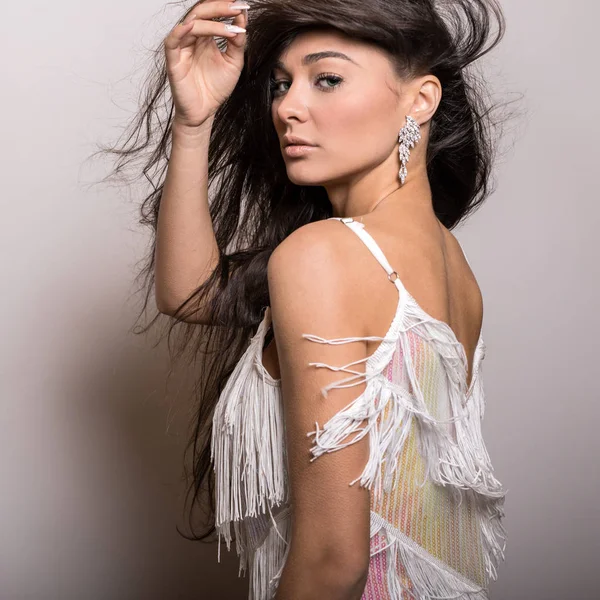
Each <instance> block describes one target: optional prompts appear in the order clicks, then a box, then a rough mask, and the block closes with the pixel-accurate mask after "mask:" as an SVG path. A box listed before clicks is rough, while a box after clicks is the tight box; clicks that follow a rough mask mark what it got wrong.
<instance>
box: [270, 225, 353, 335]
mask: <svg viewBox="0 0 600 600" xmlns="http://www.w3.org/2000/svg"><path fill="white" fill-rule="evenodd" d="M345 229H346V227H344V226H341V224H340V222H339V221H337V220H322V221H316V222H313V223H308V224H306V225H303V226H302V227H299V228H298V229H297V230H295V231H294V232H292V233H291V234H290V235H289V236H288V237H287V238H286V239H285V240H283V241H282V242H281V243H280V244H279V245H278V246H277V248H275V250H274V251H273V253H272V254H271V256H270V258H269V262H268V265H267V278H268V283H269V293H270V294H273V293H275V294H278V295H279V296H280V297H284V298H285V297H287V296H288V295H293V297H294V299H297V300H298V301H299V302H301V303H305V304H306V306H307V307H308V306H311V307H314V306H315V300H316V301H317V303H318V305H319V307H320V308H321V309H322V311H323V312H324V313H325V314H327V313H328V312H332V311H335V312H337V313H338V314H339V313H340V312H342V311H343V313H344V315H345V316H346V317H347V319H348V320H349V322H350V323H349V327H348V330H351V331H353V332H354V333H353V334H354V335H363V334H364V333H363V332H364V318H362V319H361V316H362V317H364V315H361V307H362V303H361V298H360V295H359V297H358V298H357V293H356V292H357V289H358V288H359V287H360V286H359V285H358V284H359V282H360V269H356V268H354V267H355V266H356V265H355V262H356V260H355V258H354V257H355V256H356V254H358V253H357V251H356V247H355V246H354V245H353V242H354V240H353V239H352V237H355V236H353V235H352V234H351V232H348V231H345ZM355 243H356V242H354V244H355Z"/></svg>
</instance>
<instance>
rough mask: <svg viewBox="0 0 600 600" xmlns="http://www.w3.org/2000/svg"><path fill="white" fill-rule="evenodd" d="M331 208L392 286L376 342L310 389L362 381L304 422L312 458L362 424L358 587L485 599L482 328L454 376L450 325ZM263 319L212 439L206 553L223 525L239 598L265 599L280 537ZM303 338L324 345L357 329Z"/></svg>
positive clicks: (276, 434)
mask: <svg viewBox="0 0 600 600" xmlns="http://www.w3.org/2000/svg"><path fill="white" fill-rule="evenodd" d="M333 218H334V219H339V220H340V221H342V222H343V223H345V224H346V225H347V226H348V227H349V228H350V229H352V231H354V232H355V233H356V234H357V235H358V236H359V237H360V238H361V239H362V240H363V242H364V243H365V244H366V246H367V248H368V249H369V250H370V251H371V252H372V253H373V255H374V256H375V258H376V259H377V261H378V262H379V263H380V264H381V266H382V267H383V268H384V269H385V271H386V272H387V274H388V279H389V280H390V281H391V282H392V283H393V284H394V285H395V286H396V287H397V289H398V305H397V309H396V313H395V316H394V318H393V320H392V323H391V324H390V327H389V330H388V332H387V333H386V335H385V336H384V337H383V338H380V337H370V338H368V339H370V340H374V339H375V340H381V344H380V345H379V346H378V347H377V349H376V350H375V351H374V352H373V354H371V355H370V356H369V357H367V358H366V359H364V360H365V361H366V365H365V372H364V373H360V375H357V374H356V373H357V372H356V371H353V370H352V369H342V370H344V371H347V372H348V373H350V374H352V375H351V376H349V377H348V378H344V379H343V380H341V381H337V382H335V383H333V384H330V385H329V386H326V387H325V388H323V390H322V391H323V395H324V396H325V397H326V396H327V390H328V389H331V388H333V387H338V386H340V385H345V386H348V382H352V381H354V383H353V384H352V385H356V384H359V383H366V387H365V389H364V391H363V392H362V393H361V394H360V395H358V396H357V397H356V398H355V399H354V400H353V401H352V402H351V403H350V404H349V405H347V406H346V407H345V408H343V409H342V410H340V411H339V412H338V413H336V414H335V415H334V416H333V417H332V418H331V419H329V421H327V422H326V423H324V424H323V426H322V427H318V426H317V430H316V431H313V432H307V433H308V435H314V445H313V446H312V448H311V452H312V454H313V460H314V459H316V458H318V457H319V456H321V455H322V454H323V453H325V452H332V451H337V450H340V449H341V448H343V447H345V446H346V445H348V444H349V443H354V442H355V441H358V440H359V439H360V438H361V437H364V435H369V436H370V454H369V459H368V462H367V463H366V465H365V468H364V471H363V472H362V474H361V475H360V477H359V478H357V480H355V482H356V481H359V485H362V486H366V487H369V488H370V490H371V495H370V496H371V525H370V535H371V559H370V566H369V574H368V580H367V584H366V587H365V591H364V594H363V596H362V598H363V600H384V599H391V600H425V599H430V598H431V599H433V598H435V599H436V600H441V599H450V598H452V599H457V598H465V599H467V598H468V599H477V600H484V599H487V598H488V583H489V580H490V578H491V579H494V580H495V579H496V578H497V573H496V567H497V565H498V562H499V561H500V560H504V550H505V545H506V531H505V529H504V525H503V522H502V521H503V517H504V510H503V505H504V498H505V494H506V491H505V490H504V489H503V487H502V485H501V483H500V482H499V481H498V480H497V479H496V478H495V477H494V474H493V467H492V464H491V461H490V457H489V455H488V452H487V450H486V447H485V444H484V440H483V438H482V431H481V421H482V419H483V415H484V407H485V400H484V387H483V378H482V361H483V358H484V356H485V343H484V341H483V336H482V335H480V337H479V341H478V343H477V347H476V350H475V355H474V359H473V373H472V376H471V382H470V385H469V387H468V389H467V375H468V362H467V357H466V353H465V350H464V347H463V346H462V344H461V343H460V342H459V341H458V339H457V338H456V335H455V334H454V332H453V330H452V329H451V328H450V326H449V325H448V324H447V323H445V322H443V321H440V320H438V319H435V318H433V317H432V316H431V315H429V314H428V313H426V312H425V311H424V310H423V309H422V308H421V307H420V306H419V304H418V303H417V302H416V300H415V299H414V298H413V297H412V296H411V295H410V293H409V292H408V291H407V290H406V288H405V287H404V285H403V284H402V282H401V281H400V279H399V278H398V276H397V273H396V272H395V271H394V270H393V269H392V267H391V266H390V264H389V262H388V261H387V259H386V257H385V256H384V254H383V252H382V250H381V248H380V247H379V246H378V245H377V243H376V242H375V240H374V239H373V237H372V236H371V235H370V234H369V233H368V232H367V231H366V230H365V228H364V225H363V224H362V223H359V222H357V221H354V220H353V219H352V218H338V217H333ZM270 324H271V314H270V308H269V307H267V308H266V310H265V314H264V318H263V320H262V321H261V323H260V325H259V327H258V330H257V332H256V334H255V335H254V337H253V338H252V339H251V340H250V344H249V346H248V348H247V350H246V352H245V353H244V355H243V356H242V357H241V359H240V361H239V362H238V364H237V365H236V367H235V370H234V371H233V373H232V374H231V376H230V378H229V380H228V382H227V385H226V386H225V388H224V389H223V391H222V393H221V396H220V398H219V401H218V403H217V406H216V409H215V413H214V418H213V432H212V439H211V449H212V459H213V464H214V469H215V477H216V515H215V520H216V523H215V524H216V528H217V532H218V535H219V549H218V560H219V561H220V550H221V538H223V539H224V540H225V541H226V543H227V548H228V550H229V549H230V543H231V527H232V526H233V529H234V531H235V535H236V550H237V553H238V555H239V557H240V571H239V574H240V575H241V574H242V573H244V572H245V570H246V568H247V567H249V569H250V582H249V583H250V585H249V600H269V599H271V598H273V596H274V594H275V591H276V589H277V584H278V582H279V578H280V576H281V571H282V570H283V566H284V564H285V560H286V558H287V552H286V550H287V549H289V539H290V538H289V534H290V515H291V506H290V504H289V501H288V500H289V496H288V493H289V490H288V486H287V455H286V448H285V443H284V423H283V409H282V398H281V386H280V383H281V381H280V380H279V379H274V378H273V377H271V376H270V375H269V373H268V372H267V371H266V369H265V368H264V366H263V364H262V351H263V345H264V338H265V334H266V332H267V330H268V328H269V326H270ZM303 337H304V338H306V339H308V340H311V341H313V342H315V343H328V344H332V343H346V342H350V341H356V340H362V339H366V338H358V337H352V338H337V339H329V340H328V339H325V338H322V337H319V336H317V335H314V334H303ZM309 364H310V365H314V366H315V368H333V367H331V366H330V365H325V364H323V363H309ZM339 367H340V365H338V366H336V367H335V368H339ZM364 420H366V421H367V424H366V426H363V427H362V428H361V426H360V424H361V423H362V422H363V421H364ZM353 432H356V435H355V437H354V438H353V439H352V441H351V442H345V443H344V444H343V445H342V444H341V441H342V440H345V439H346V438H347V436H348V435H349V434H351V433H353Z"/></svg>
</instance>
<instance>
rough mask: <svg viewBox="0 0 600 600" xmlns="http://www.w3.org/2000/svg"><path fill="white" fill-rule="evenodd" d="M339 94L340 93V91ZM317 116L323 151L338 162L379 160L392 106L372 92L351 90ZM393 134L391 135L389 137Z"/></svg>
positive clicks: (387, 130) (383, 150)
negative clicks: (319, 116) (334, 157)
mask: <svg viewBox="0 0 600 600" xmlns="http://www.w3.org/2000/svg"><path fill="white" fill-rule="evenodd" d="M340 96H341V94H340ZM332 108H333V110H328V111H327V113H326V114H323V115H321V119H320V120H321V122H320V123H319V127H318V129H319V133H320V136H319V137H321V139H323V144H324V146H325V148H326V149H327V152H328V153H329V152H331V154H332V155H334V156H336V157H339V159H340V161H341V162H345V163H348V162H349V161H350V162H352V163H354V162H358V163H364V162H365V161H367V162H368V161H369V160H372V159H381V158H383V157H381V156H379V155H380V154H381V153H382V152H384V153H385V146H386V144H385V143H382V142H383V140H388V139H389V138H390V127H393V126H394V125H393V122H394V120H393V118H392V115H393V114H394V112H393V111H394V109H395V107H394V106H391V105H390V103H389V101H387V100H386V101H382V99H381V97H380V96H379V97H377V96H376V95H375V94H361V93H357V94H355V93H352V94H348V95H345V96H344V98H343V99H341V100H340V101H339V102H336V103H335V107H333V103H332ZM321 134H324V135H321ZM392 137H393V136H392Z"/></svg>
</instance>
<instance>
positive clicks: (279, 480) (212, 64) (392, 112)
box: [118, 0, 505, 600]
mask: <svg viewBox="0 0 600 600" xmlns="http://www.w3.org/2000/svg"><path fill="white" fill-rule="evenodd" d="M494 23H497V24H498V25H499V27H498V29H497V31H496V33H495V34H492V29H493V27H492V25H493V24H494ZM231 25H233V27H231ZM503 31H504V21H503V16H502V12H501V10H500V8H499V6H498V5H497V3H496V2H495V1H494V0H444V1H440V2H433V0H388V1H386V2H383V1H381V0H341V1H336V0H329V1H328V2H323V1H322V0H302V2H299V1H297V0H293V1H292V0H260V1H258V0H257V1H252V0H250V3H249V4H243V3H242V4H240V3H235V4H230V3H228V2H222V1H218V0H206V1H204V2H200V3H197V4H195V5H194V6H193V7H192V8H191V9H189V11H188V12H187V14H186V15H185V16H184V17H183V19H182V20H181V22H180V23H179V24H177V25H176V26H175V27H174V28H173V30H172V31H171V32H170V33H169V35H168V36H167V37H166V39H165V40H164V58H165V63H164V64H161V65H159V66H158V68H159V69H160V73H159V78H158V80H155V79H152V80H149V86H150V87H149V90H148V94H147V98H148V104H147V106H146V107H145V108H144V111H143V113H142V114H141V116H140V119H139V121H138V122H137V123H136V124H135V127H136V132H137V134H138V135H136V136H135V139H134V136H132V137H131V138H130V141H129V142H128V145H126V146H125V147H124V148H123V149H120V150H118V152H119V153H120V155H121V160H122V161H123V160H129V159H130V158H131V156H132V155H135V154H136V153H139V152H141V151H142V150H145V149H146V148H148V147H149V146H150V145H151V143H152V142H153V135H154V132H158V136H159V139H158V144H157V146H156V147H155V148H154V150H153V152H152V155H151V157H150V159H149V160H148V162H147V164H146V165H145V169H144V173H148V172H150V170H152V169H153V168H155V167H156V165H158V164H159V163H160V162H161V161H164V162H165V163H166V166H167V168H166V169H164V170H163V172H164V174H165V177H164V180H162V181H159V182H158V183H157V184H155V189H154V190H153V192H152V193H151V194H150V195H149V196H148V197H147V198H146V201H145V202H144V205H143V207H142V214H143V215H144V222H145V223H148V224H150V225H151V226H152V231H153V232H155V234H156V238H155V245H154V247H153V250H152V254H151V255H150V256H149V260H148V263H147V265H146V268H145V272H146V273H147V274H148V275H149V276H150V283H151V284H152V282H154V289H155V293H156V302H157V306H158V309H159V312H160V313H163V314H167V315H171V316H173V317H175V322H176V323H184V324H186V325H184V327H185V328H186V332H185V333H186V334H187V335H184V336H183V338H182V339H185V344H184V346H185V345H186V344H187V343H188V342H189V341H190V339H192V337H193V336H197V341H198V342H202V343H204V344H206V345H207V346H208V347H210V350H209V351H205V352H201V351H200V343H198V344H197V345H196V347H195V352H194V356H200V357H202V359H203V362H202V364H201V368H200V369H199V370H198V374H199V376H200V377H201V378H202V386H200V387H199V399H198V413H197V416H196V419H195V423H194V425H195V426H194V431H193V435H192V439H191V442H192V443H191V447H192V449H193V460H194V469H193V482H192V483H193V484H192V487H191V489H193V491H194V496H193V499H194V501H197V500H199V498H200V495H201V491H203V490H207V492H208V496H209V499H210V507H211V512H210V513H209V521H208V522H209V530H208V531H207V532H205V533H204V534H203V535H201V536H199V537H197V538H195V539H205V538H207V537H208V536H209V535H210V534H211V533H213V532H214V531H215V529H216V531H217V532H218V534H219V550H220V541H221V537H223V538H224V539H225V540H226V542H227V546H228V548H229V547H230V542H231V539H232V537H231V528H233V530H234V533H235V541H236V547H237V552H238V553H239V554H240V561H241V564H240V567H241V570H244V569H245V568H246V567H249V568H250V572H251V578H250V598H255V599H259V600H263V599H267V598H275V599H276V600H290V599H301V598H306V599H308V598H327V599H328V600H333V599H340V600H341V599H354V598H357V599H358V598H369V599H375V598H382V599H383V598H392V599H400V598H402V599H413V600H418V599H424V598H437V599H442V598H448V599H449V598H478V599H484V598H487V597H488V582H489V579H490V578H493V579H495V578H496V567H497V564H498V562H499V561H500V560H502V559H503V558H504V540H505V530H504V526H503V523H502V517H503V514H504V513H503V502H504V495H505V490H504V489H503V488H502V485H501V484H500V482H499V481H498V480H497V479H495V477H494V475H493V468H492V465H491V462H490V458H489V456H488V454H487V451H486V448H485V444H484V441H483V438H482V433H481V425H480V421H481V418H482V417H483V408H484V396H483V381H482V371H481V363H482V360H483V357H484V354H485V344H484V342H483V336H482V322H483V302H482V294H481V291H480V289H479V287H478V284H477V281H476V279H475V276H474V275H473V272H472V271H471V269H470V267H469V263H468V261H467V259H466V258H465V255H464V253H463V251H462V249H461V247H460V244H459V243H458V241H457V240H456V238H455V237H454V235H453V234H452V233H451V230H452V229H453V228H454V227H455V226H456V225H457V224H458V223H459V222H461V221H463V220H464V219H465V218H466V217H467V216H468V215H470V214H471V213H473V211H474V210H475V209H476V208H477V207H478V206H480V205H481V203H482V202H483V200H484V199H485V198H486V197H487V196H488V195H489V193H490V174H491V168H492V158H493V150H494V140H493V139H492V138H491V135H490V123H491V122H490V110H489V109H490V106H489V105H487V104H486V102H485V100H484V98H485V95H484V91H485V87H484V86H482V85H480V83H481V81H480V80H479V79H477V78H476V77H475V75H474V72H473V71H472V69H471V66H472V64H473V63H474V61H476V60H477V59H478V58H480V57H481V56H482V55H483V54H485V53H486V52H488V51H489V50H490V49H491V48H493V47H494V46H495V45H496V44H497V43H498V42H499V40H500V39H501V37H502V35H503ZM166 94H170V98H168V107H169V109H170V111H169V114H168V116H167V119H166V122H165V123H162V122H161V120H160V116H159V113H158V110H157V109H158V107H160V100H161V98H163V97H164V96H165V95H166ZM141 132H145V135H146V136H147V137H146V139H145V140H143V141H142V142H140V141H139V134H140V133H141ZM131 140H134V141H131ZM122 164H123V163H122ZM210 184H213V185H214V189H213V190H212V193H211V195H210V200H209V188H210V187H211V186H210ZM378 263H379V264H378ZM390 284H392V285H390ZM149 291H150V289H149ZM198 325H204V326H205V327H201V326H200V327H199V326H198ZM310 438H312V439H310ZM316 459H318V460H316ZM357 482H358V485H354V484H355V483H357ZM349 484H350V485H349Z"/></svg>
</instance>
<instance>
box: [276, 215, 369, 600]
mask: <svg viewBox="0 0 600 600" xmlns="http://www.w3.org/2000/svg"><path fill="white" fill-rule="evenodd" d="M342 234H343V232H340V229H339V228H336V227H335V226H334V225H333V222H332V221H329V222H326V221H320V222H316V223H310V224H308V225H305V226H303V227H301V228H299V229H298V230H296V231H295V232H293V233H292V234H291V235H290V236H288V237H287V238H286V239H285V240H284V241H283V242H282V243H281V244H280V245H279V246H278V247H277V248H276V249H275V251H274V252H273V254H272V255H271V257H270V259H269V263H268V270H267V274H268V283H269V294H270V300H271V312H272V317H273V328H274V332H275V338H276V344H277V353H278V357H279V366H280V372H281V386H282V390H281V391H282V398H283V406H284V422H285V436H286V437H285V441H286V450H287V458H288V467H289V468H288V477H289V485H290V500H291V506H292V522H291V535H290V540H291V542H290V543H291V546H290V549H289V554H288V558H287V560H286V564H285V567H284V569H283V572H282V575H281V578H280V581H279V585H278V591H277V595H276V596H275V598H276V600H309V599H310V600H313V599H315V600H316V599H317V598H319V599H321V598H328V599H338V598H339V599H340V600H341V599H343V600H351V599H354V598H356V599H359V598H360V597H361V595H362V591H363V589H364V586H365V584H366V580H367V573H368V568H369V558H370V556H369V550H370V548H369V544H370V531H369V527H370V504H369V502H370V493H369V490H368V489H366V488H364V487H361V486H360V485H359V484H354V485H352V486H350V485H349V483H350V482H351V481H353V480H355V479H356V478H357V477H358V476H359V475H360V473H361V472H362V471H363V469H364V468H365V465H366V463H367V461H368V458H369V439H368V436H365V437H364V438H363V439H361V440H359V441H357V442H356V443H353V444H352V445H349V446H347V447H345V448H344V449H343V451H342V452H332V453H326V454H325V455H323V456H322V457H320V458H319V460H312V461H311V454H310V447H311V445H312V444H311V441H310V440H309V438H308V436H307V434H308V433H309V432H311V431H312V430H314V429H315V422H318V424H320V425H322V424H323V423H325V422H326V421H327V420H329V418H331V417H332V416H333V415H334V414H335V413H337V412H338V411H340V410H341V409H342V408H344V407H346V406H347V405H348V404H350V403H351V402H352V401H353V400H354V399H355V398H356V397H357V396H358V395H360V394H361V393H362V392H363V391H364V389H365V387H366V386H365V384H364V382H363V383H354V384H347V387H334V388H333V389H330V390H329V392H328V394H327V397H326V398H324V397H323V395H322V389H323V388H324V387H325V386H326V385H328V384H335V383H337V382H339V381H340V380H342V379H346V378H348V376H349V375H348V373H347V372H345V371H343V370H331V369H328V368H316V367H315V366H314V365H315V363H316V364H319V365H338V366H339V365H349V364H351V363H356V361H361V360H363V362H362V363H360V362H359V363H358V364H354V365H353V366H351V367H349V368H350V369H353V370H355V371H359V372H363V373H364V369H365V363H364V360H366V357H367V344H366V342H365V341H362V340H358V341H351V342H350V343H339V344H324V343H315V342H314V341H313V340H310V339H306V338H304V337H303V334H318V335H319V336H325V337H327V338H341V337H344V336H348V337H351V336H352V337H354V336H357V335H362V334H363V331H362V329H363V323H362V322H361V312H360V307H358V306H357V299H356V298H357V294H356V293H355V290H354V288H353V287H352V286H353V285H355V284H356V281H352V279H353V277H352V274H350V273H349V272H348V269H347V266H346V267H344V262H347V261H345V258H347V257H345V256H344V245H343V244H342V245H340V244H339V243H338V242H339V241H340V238H339V236H340V235H342ZM363 320H364V319H363ZM310 363H312V364H310ZM350 437H351V438H352V437H356V434H355V433H354V434H352V435H351V436H350Z"/></svg>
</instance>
